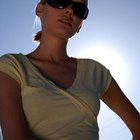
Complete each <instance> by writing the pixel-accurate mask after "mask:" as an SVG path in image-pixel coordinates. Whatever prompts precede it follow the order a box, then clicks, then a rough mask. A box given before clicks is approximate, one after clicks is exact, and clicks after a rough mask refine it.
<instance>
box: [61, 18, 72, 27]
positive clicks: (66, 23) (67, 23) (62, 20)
mask: <svg viewBox="0 0 140 140" xmlns="http://www.w3.org/2000/svg"><path fill="white" fill-rule="evenodd" d="M59 21H60V22H61V23H63V24H65V25H66V26H69V27H72V23H71V21H70V20H69V19H66V18H64V19H60V20H59Z"/></svg>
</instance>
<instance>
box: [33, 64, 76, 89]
mask: <svg viewBox="0 0 140 140" xmlns="http://www.w3.org/2000/svg"><path fill="white" fill-rule="evenodd" d="M33 64H34V66H35V67H36V68H37V69H38V71H39V72H40V74H41V75H42V76H43V77H45V78H46V79H48V80H51V81H52V82H54V83H55V84H57V85H59V86H61V87H63V88H69V87H70V86H71V85H72V84H73V82H74V80H75V78H76V74H77V62H73V63H59V64H53V63H49V62H33Z"/></svg>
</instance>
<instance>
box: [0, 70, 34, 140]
mask: <svg viewBox="0 0 140 140" xmlns="http://www.w3.org/2000/svg"><path fill="white" fill-rule="evenodd" d="M0 124H1V128H2V133H3V137H4V140H33V138H31V137H30V136H29V131H28V126H27V122H26V119H25V116H24V112H23V108H22V102H21V94H20V85H19V84H18V83H17V82H16V81H15V80H14V79H12V78H11V77H9V76H8V75H6V74H4V73H2V72H0Z"/></svg>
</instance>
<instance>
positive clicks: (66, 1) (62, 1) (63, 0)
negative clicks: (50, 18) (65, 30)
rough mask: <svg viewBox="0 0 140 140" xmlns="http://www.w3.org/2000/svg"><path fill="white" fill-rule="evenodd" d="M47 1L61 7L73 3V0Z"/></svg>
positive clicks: (53, 5) (51, 4) (55, 6)
mask: <svg viewBox="0 0 140 140" xmlns="http://www.w3.org/2000/svg"><path fill="white" fill-rule="evenodd" d="M45 2H46V3H48V4H49V5H50V6H52V7H54V8H59V9H63V8H66V7H68V6H69V5H70V4H71V3H72V1H71V0H46V1H45Z"/></svg>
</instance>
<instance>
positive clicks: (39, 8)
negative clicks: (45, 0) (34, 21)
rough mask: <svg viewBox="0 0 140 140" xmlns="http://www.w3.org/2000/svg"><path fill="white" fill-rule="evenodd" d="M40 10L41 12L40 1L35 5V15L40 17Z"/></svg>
mask: <svg viewBox="0 0 140 140" xmlns="http://www.w3.org/2000/svg"><path fill="white" fill-rule="evenodd" d="M42 12H43V5H42V3H38V4H37V6H36V15H37V16H38V17H41V15H42Z"/></svg>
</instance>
